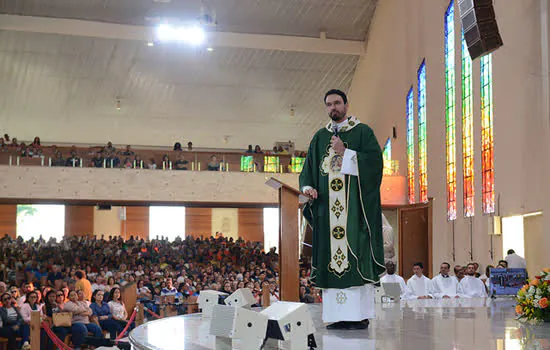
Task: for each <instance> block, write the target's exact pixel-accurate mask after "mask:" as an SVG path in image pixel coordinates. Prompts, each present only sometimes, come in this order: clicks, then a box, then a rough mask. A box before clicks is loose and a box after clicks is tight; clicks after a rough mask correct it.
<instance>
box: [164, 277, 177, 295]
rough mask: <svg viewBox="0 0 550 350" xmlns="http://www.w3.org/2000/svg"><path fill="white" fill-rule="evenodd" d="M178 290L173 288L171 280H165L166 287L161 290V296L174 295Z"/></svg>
mask: <svg viewBox="0 0 550 350" xmlns="http://www.w3.org/2000/svg"><path fill="white" fill-rule="evenodd" d="M177 293H178V290H177V289H176V288H175V287H174V283H173V281H172V279H171V278H168V279H167V280H166V286H165V287H164V288H162V290H161V294H160V295H161V296H167V295H176V294H177Z"/></svg>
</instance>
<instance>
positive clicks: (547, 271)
mask: <svg viewBox="0 0 550 350" xmlns="http://www.w3.org/2000/svg"><path fill="white" fill-rule="evenodd" d="M542 272H546V273H550V268H548V267H547V268H544V269H542Z"/></svg>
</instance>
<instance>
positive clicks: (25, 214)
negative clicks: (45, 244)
mask: <svg viewBox="0 0 550 350" xmlns="http://www.w3.org/2000/svg"><path fill="white" fill-rule="evenodd" d="M16 231H17V236H19V237H22V238H23V239H24V240H25V241H26V240H29V239H31V238H34V239H35V240H36V239H39V238H40V236H42V238H43V239H44V240H46V241H48V240H49V239H50V238H55V239H56V240H57V242H60V241H61V240H62V239H63V236H64V235H65V206H64V205H49V204H44V205H41V204H40V205H37V204H19V205H17V226H16Z"/></svg>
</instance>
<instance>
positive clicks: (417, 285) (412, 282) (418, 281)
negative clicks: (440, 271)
mask: <svg viewBox="0 0 550 350" xmlns="http://www.w3.org/2000/svg"><path fill="white" fill-rule="evenodd" d="M423 271H424V265H423V264H422V263H421V262H417V263H414V265H413V272H414V275H413V276H412V277H411V278H409V280H408V281H407V287H409V290H410V291H411V292H412V294H413V297H414V298H416V299H433V297H434V291H433V284H432V281H431V280H430V279H429V278H428V277H426V276H424V274H423Z"/></svg>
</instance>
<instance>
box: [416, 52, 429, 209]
mask: <svg viewBox="0 0 550 350" xmlns="http://www.w3.org/2000/svg"><path fill="white" fill-rule="evenodd" d="M417 77H418V176H419V179H420V202H427V201H428V145H427V140H426V61H425V60H424V61H423V62H422V64H421V65H420V68H418V75H417Z"/></svg>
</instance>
